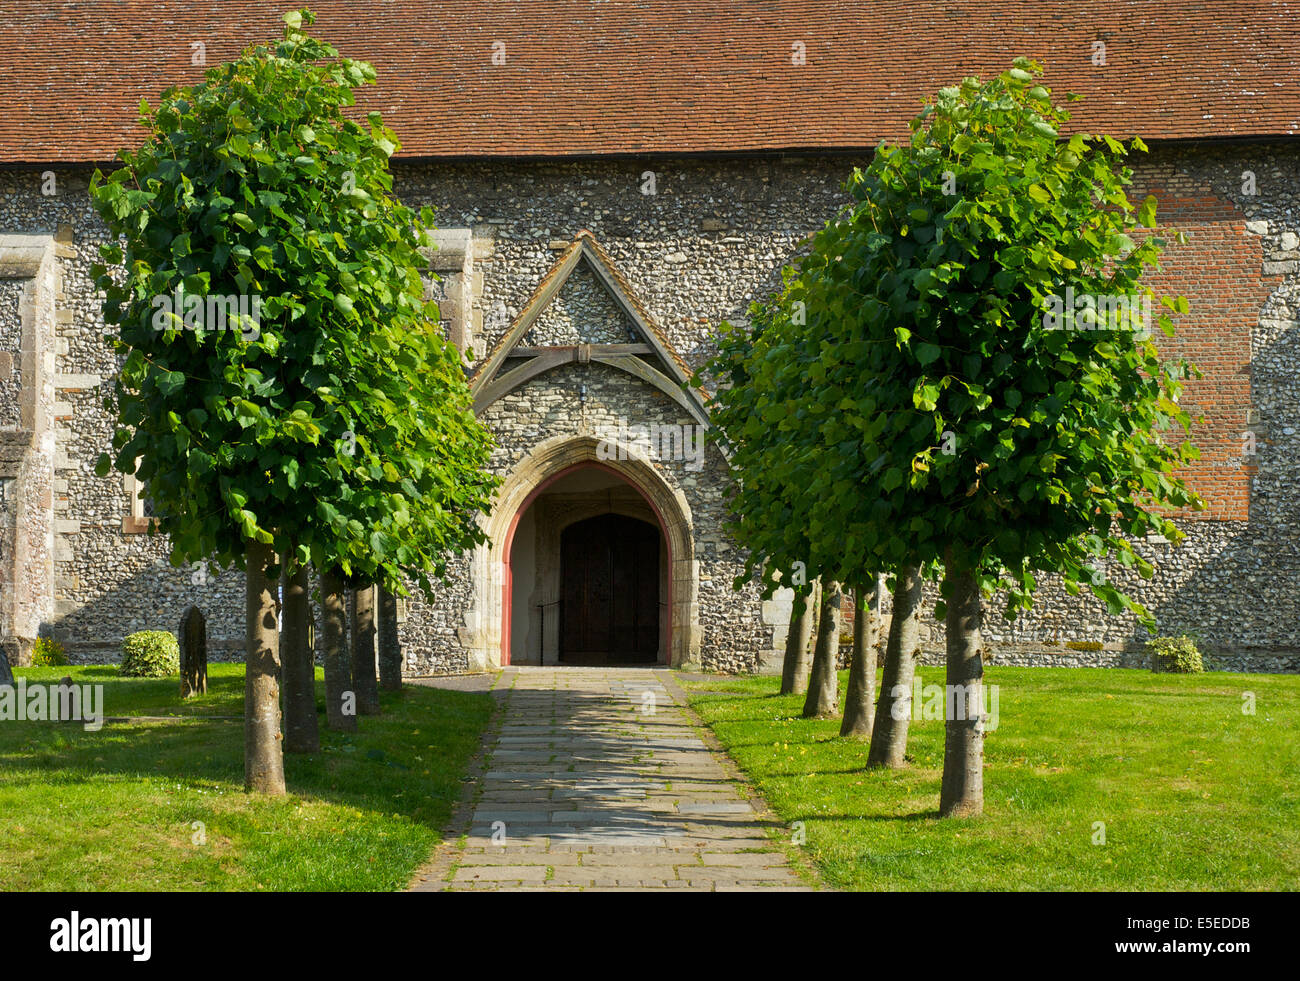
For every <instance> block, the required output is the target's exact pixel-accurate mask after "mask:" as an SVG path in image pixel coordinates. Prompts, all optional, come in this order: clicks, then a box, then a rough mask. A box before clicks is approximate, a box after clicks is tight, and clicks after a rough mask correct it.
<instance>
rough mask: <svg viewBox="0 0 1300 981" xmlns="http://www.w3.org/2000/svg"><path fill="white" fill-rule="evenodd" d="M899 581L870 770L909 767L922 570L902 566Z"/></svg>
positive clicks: (872, 740)
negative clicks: (909, 738) (909, 731)
mask: <svg viewBox="0 0 1300 981" xmlns="http://www.w3.org/2000/svg"><path fill="white" fill-rule="evenodd" d="M896 578H897V583H896V585H895V587H894V611H893V615H892V616H891V617H890V621H889V645H888V647H886V648H885V670H884V672H883V674H882V676H881V679H880V701H879V702H877V704H876V721H875V724H874V725H873V726H872V731H871V751H870V752H869V753H868V754H867V766H885V767H889V768H891V769H897V768H898V767H901V766H906V765H907V759H906V756H907V727H908V725H909V723H910V722H911V721H912V678H913V677H915V675H916V656H917V638H918V637H919V635H920V630H919V627H920V624H919V623H918V622H917V613H918V611H919V609H920V606H921V586H922V580H921V569H920V567H919V566H915V565H901V566H899V567H898V574H897V577H896Z"/></svg>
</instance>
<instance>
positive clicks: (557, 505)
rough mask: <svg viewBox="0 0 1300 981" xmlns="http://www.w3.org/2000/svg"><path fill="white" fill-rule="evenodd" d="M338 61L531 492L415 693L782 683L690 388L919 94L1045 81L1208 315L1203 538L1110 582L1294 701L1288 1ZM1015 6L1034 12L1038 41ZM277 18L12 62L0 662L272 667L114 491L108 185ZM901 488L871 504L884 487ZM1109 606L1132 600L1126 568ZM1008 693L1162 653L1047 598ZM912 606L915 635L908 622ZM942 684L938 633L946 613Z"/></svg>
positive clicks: (603, 13) (502, 517)
mask: <svg viewBox="0 0 1300 981" xmlns="http://www.w3.org/2000/svg"><path fill="white" fill-rule="evenodd" d="M311 7H312V9H313V10H314V11H315V13H316V15H317V20H316V23H315V25H314V26H313V27H312V28H310V32H311V33H313V34H314V35H317V36H319V37H322V38H324V39H325V40H327V41H329V42H330V43H331V44H333V45H335V46H336V47H338V48H339V49H340V51H341V52H342V53H343V54H345V55H347V56H349V57H352V58H356V59H360V60H365V61H368V62H370V63H372V64H373V65H374V66H375V68H376V71H377V72H378V84H377V85H374V86H370V87H368V88H367V89H365V90H363V91H362V92H360V93H359V103H360V104H359V106H358V108H359V110H360V111H367V110H371V109H378V110H379V111H381V112H382V113H383V115H384V119H385V122H386V123H387V124H388V125H389V126H390V127H392V129H394V130H395V131H396V133H397V135H398V137H399V138H400V139H401V141H402V146H401V148H400V150H399V151H398V153H397V155H396V156H395V157H394V159H393V161H392V171H393V174H394V177H395V186H396V192H397V194H398V196H399V197H400V198H401V199H402V200H403V201H404V202H405V203H406V204H407V205H409V206H411V207H414V208H419V207H420V206H423V205H430V206H432V207H433V208H434V209H435V212H436V224H437V228H438V230H437V232H435V233H433V234H432V236H431V240H430V242H429V248H428V250H427V255H428V262H429V277H428V289H429V291H430V296H433V297H436V298H437V299H438V300H439V303H440V309H441V312H442V319H443V326H444V328H445V330H446V331H447V335H448V337H449V338H450V339H451V340H452V341H453V342H454V343H455V344H456V345H457V346H458V347H459V348H460V349H461V350H462V351H463V352H464V353H465V358H466V363H467V366H468V367H467V372H468V374H469V380H470V385H471V390H472V393H473V397H474V410H475V412H476V413H477V414H478V415H479V417H480V418H481V419H482V420H483V422H484V423H485V424H486V425H487V426H488V428H489V429H490V430H491V431H492V433H493V435H494V438H495V443H496V447H495V450H494V453H493V458H492V467H493V468H494V469H495V470H496V471H497V472H498V473H500V474H501V475H502V477H503V484H502V486H501V488H500V491H499V493H498V495H497V497H496V500H495V503H494V506H493V508H492V510H491V512H490V513H488V514H486V515H484V516H483V518H482V521H483V526H484V528H485V530H486V533H487V536H488V539H489V542H488V544H486V545H484V546H482V547H480V548H479V549H477V550H475V551H474V552H473V553H472V554H467V555H463V556H460V557H458V558H457V560H456V561H455V562H453V564H452V567H451V572H450V574H449V576H448V578H447V579H446V581H445V582H443V583H441V584H440V585H439V586H438V588H437V590H436V593H435V595H433V596H432V597H425V596H421V595H418V594H413V595H412V596H411V597H410V598H409V599H407V600H404V601H403V602H402V603H401V604H400V636H401V641H402V645H403V650H404V653H405V658H406V663H405V669H406V671H407V673H408V674H432V673H447V672H468V671H481V670H487V669H491V668H495V667H498V666H501V665H505V664H539V663H541V664H556V663H570V664H641V665H655V664H658V665H671V666H675V667H676V666H682V665H692V666H699V667H702V668H704V669H707V670H711V671H723V672H752V671H770V670H773V669H775V668H778V667H779V663H780V657H781V654H782V652H783V649H784V644H785V636H786V632H787V626H788V620H789V614H790V601H789V596H788V594H786V595H783V594H782V593H778V594H777V595H776V596H775V597H773V598H772V599H769V600H764V599H763V598H762V597H761V596H760V593H759V590H758V589H757V587H756V586H754V585H753V584H751V585H749V586H746V587H745V588H744V589H741V590H739V591H737V590H735V589H734V588H733V580H734V579H735V578H736V576H737V575H738V574H739V573H740V572H741V571H742V569H743V564H744V555H743V553H742V551H741V550H740V548H739V547H738V546H737V545H736V544H735V543H734V542H733V541H732V540H731V539H730V538H729V536H728V534H727V531H726V527H725V517H726V500H727V495H728V493H729V478H728V475H727V467H726V461H725V460H724V459H723V458H722V456H721V454H720V453H719V451H718V449H717V448H716V447H715V446H713V445H712V444H709V443H707V442H706V433H707V428H708V399H709V393H708V392H707V391H700V390H697V389H695V388H693V387H692V386H691V385H690V383H689V382H690V378H691V376H692V373H693V371H694V370H695V369H696V368H698V367H699V366H700V365H701V364H702V363H703V362H704V361H705V360H706V359H707V358H708V357H709V355H710V354H711V352H712V351H713V350H714V346H713V345H714V340H713V338H714V335H715V332H716V330H717V328H718V325H719V324H720V323H722V322H723V321H730V322H732V323H740V324H743V323H745V321H746V317H747V311H748V308H749V305H750V303H751V302H752V301H754V300H757V299H760V298H762V297H764V296H767V295H769V294H770V293H771V292H772V291H773V290H775V289H776V288H777V287H778V286H779V284H780V282H781V269H782V267H783V265H784V264H786V263H787V262H790V261H791V260H792V259H793V258H794V257H795V256H796V255H797V254H798V251H799V248H800V243H801V242H802V241H803V240H804V239H806V238H807V237H808V236H809V235H810V234H811V233H812V232H814V231H816V230H817V229H818V228H820V227H822V226H823V225H824V224H825V223H826V222H827V221H828V220H830V219H832V218H833V217H835V215H836V214H837V212H838V210H839V209H840V208H841V207H842V206H844V205H845V204H846V203H847V196H846V194H845V192H844V190H843V182H844V181H845V179H846V178H847V177H848V176H849V175H850V173H851V172H852V170H853V168H854V167H856V166H862V165H864V164H865V163H866V162H867V161H868V160H869V159H870V157H871V153H872V151H873V148H874V147H876V146H877V145H878V144H879V143H880V142H881V141H889V142H898V141H901V140H903V139H905V138H906V136H907V132H908V129H907V126H908V121H909V120H910V119H911V118H912V117H913V116H915V115H916V113H917V112H918V111H919V109H920V107H921V101H922V99H923V98H924V97H925V96H927V95H932V94H933V93H934V92H935V91H937V90H938V89H939V88H940V87H942V86H945V85H949V84H954V83H957V82H959V81H960V79H961V78H962V77H963V76H966V75H979V76H981V77H988V76H990V75H994V74H997V73H999V72H1001V71H1003V70H1005V69H1006V68H1007V67H1009V66H1010V64H1011V62H1012V60H1013V59H1014V58H1015V57H1017V56H1020V55H1024V56H1028V57H1031V58H1034V59H1036V60H1038V61H1040V62H1041V63H1043V64H1044V65H1045V66H1046V68H1047V73H1046V75H1045V76H1044V79H1043V81H1044V84H1046V85H1048V86H1050V87H1051V89H1052V90H1053V95H1054V97H1055V98H1056V100H1057V101H1058V102H1061V101H1063V100H1064V95H1065V93H1066V92H1077V93H1079V94H1080V95H1082V96H1084V98H1083V100H1082V101H1080V102H1077V103H1073V104H1071V105H1070V109H1071V112H1072V113H1074V119H1073V120H1072V124H1071V125H1072V126H1074V127H1076V128H1077V130H1079V131H1083V132H1089V133H1106V134H1108V135H1111V136H1113V137H1115V138H1117V139H1127V138H1130V137H1132V136H1140V137H1141V138H1142V139H1143V140H1144V141H1145V142H1146V143H1147V144H1148V145H1149V146H1150V152H1149V153H1148V154H1135V155H1134V156H1133V158H1131V159H1132V163H1133V166H1134V167H1135V171H1136V173H1135V183H1134V186H1133V187H1132V188H1131V189H1130V197H1131V198H1132V199H1134V200H1135V201H1140V200H1141V199H1142V197H1144V196H1145V195H1146V194H1148V193H1150V194H1154V195H1155V196H1156V197H1157V199H1158V202H1159V209H1158V220H1159V222H1160V223H1161V225H1162V226H1166V227H1173V228H1178V229H1181V230H1182V231H1183V232H1184V233H1185V234H1186V235H1187V242H1186V244H1184V245H1176V244H1172V243H1171V245H1170V248H1169V250H1168V252H1167V253H1166V256H1165V261H1164V263H1163V268H1162V269H1161V270H1160V271H1159V272H1158V273H1156V274H1155V275H1154V276H1153V278H1152V283H1153V285H1154V286H1155V287H1156V288H1157V289H1158V290H1162V291H1163V292H1165V293H1169V294H1182V295H1184V296H1186V297H1187V299H1188V301H1189V303H1190V307H1191V312H1190V314H1188V315H1185V316H1181V317H1179V318H1178V321H1177V324H1178V334H1177V336H1176V338H1175V339H1174V340H1172V341H1168V342H1166V341H1163V340H1162V342H1161V343H1162V349H1163V350H1165V351H1166V353H1168V354H1169V355H1171V356H1172V355H1176V354H1180V353H1181V354H1186V355H1187V356H1188V357H1189V358H1190V359H1191V360H1192V361H1194V362H1195V363H1197V364H1198V365H1199V366H1200V367H1201V369H1202V370H1203V372H1204V377H1203V378H1201V379H1199V380H1197V381H1195V382H1193V383H1192V384H1190V385H1189V387H1188V391H1187V397H1186V401H1187V402H1188V403H1189V404H1191V406H1192V407H1193V409H1194V412H1193V414H1194V415H1196V416H1199V417H1201V421H1200V422H1198V424H1197V427H1196V429H1195V430H1194V432H1193V436H1192V438H1193V440H1194V442H1196V444H1197V445H1198V446H1199V447H1200V449H1201V457H1200V460H1199V461H1197V462H1196V463H1195V464H1194V465H1193V466H1192V467H1191V468H1190V469H1189V470H1188V471H1187V472H1186V477H1187V478H1188V480H1189V482H1190V483H1191V484H1192V486H1193V487H1195V488H1196V489H1197V490H1198V491H1199V492H1200V493H1201V494H1202V496H1204V497H1205V499H1206V501H1207V503H1208V505H1209V506H1208V509H1207V510H1206V511H1204V512H1201V513H1198V514H1194V515H1187V516H1186V517H1185V519H1182V520H1184V522H1185V524H1184V527H1185V528H1186V530H1187V533H1188V536H1187V540H1186V541H1185V542H1184V543H1183V544H1182V545H1180V546H1178V547H1174V546H1172V545H1170V544H1169V543H1168V542H1164V541H1162V540H1154V539H1153V540H1150V541H1146V542H1143V543H1140V549H1141V550H1142V552H1143V554H1144V555H1146V556H1147V557H1148V558H1149V559H1151V561H1152V562H1154V564H1155V566H1156V574H1155V577H1154V578H1153V579H1152V580H1150V581H1147V582H1142V581H1140V580H1137V579H1136V577H1133V578H1131V579H1130V578H1126V576H1127V570H1119V569H1116V570H1114V571H1113V575H1114V576H1115V577H1116V579H1117V580H1122V581H1123V582H1124V583H1125V585H1126V586H1127V587H1128V588H1129V589H1131V591H1132V593H1131V594H1132V595H1134V596H1135V598H1137V599H1139V600H1140V601H1141V602H1142V603H1144V604H1145V605H1146V606H1147V607H1148V608H1150V609H1151V610H1152V611H1153V612H1154V613H1155V615H1156V617H1157V619H1158V621H1159V624H1160V632H1161V633H1162V634H1171V633H1179V632H1184V631H1194V632H1195V633H1196V634H1197V635H1198V636H1199V642H1200V645H1201V648H1202V651H1203V652H1204V654H1205V658H1206V663H1207V667H1221V668H1231V669H1238V670H1272V671H1277V670H1300V588H1297V587H1298V584H1300V536H1298V534H1297V522H1298V521H1300V42H1297V40H1296V37H1297V31H1296V23H1295V21H1294V13H1293V12H1292V13H1291V14H1288V12H1287V6H1286V5H1285V4H1275V3H1267V2H1246V3H1231V4H1228V3H1207V4H1197V5H1193V6H1191V7H1188V6H1186V5H1179V4H1173V3H1164V2H1156V3H1133V2H1100V3H1093V4H1084V5H1078V4H1069V3H1063V2H1062V3H1052V2H1048V3H1033V4H1030V3H1023V2H1007V3H987V4H985V3H976V4H956V3H950V2H942V3H940V2H930V0H917V2H911V3H907V4H898V3H859V2H852V3H850V2H838V0H829V2H828V0H768V2H756V0H732V2H729V0H706V2H702V3H693V4H682V3H676V2H669V0H605V2H599V0H564V2H561V0H535V2H529V3H492V4H466V3H451V2H447V0H411V2H407V3H401V4H378V3H376V4H370V3H362V4H358V3H355V2H345V0H319V2H315V3H312V4H311ZM1009 11H1013V12H1014V15H1012V13H1011V12H1009ZM281 13H283V11H282V10H278V9H276V7H275V5H274V4H268V3H266V2H265V0H225V2H215V0H211V2H200V0H188V2H185V3H179V2H172V0H167V2H149V3H146V2H143V0H116V2H114V0H78V2H74V3H65V4H59V5H47V4H28V5H23V6H21V7H20V8H18V10H17V11H16V12H11V13H10V14H9V15H8V16H9V17H10V19H11V21H14V22H11V23H9V24H8V25H6V26H7V27H8V30H7V31H6V32H5V36H4V37H2V38H0V64H4V65H5V66H6V67H7V69H8V70H7V71H4V72H0V104H3V105H4V107H5V110H4V112H3V113H0V491H2V498H3V505H2V512H0V643H2V644H3V645H4V648H5V650H6V652H7V653H8V654H9V656H10V658H11V660H14V661H18V660H20V659H21V658H22V657H23V656H24V653H25V652H26V651H27V650H29V649H30V644H31V642H32V639H33V638H35V637H37V636H39V635H47V636H51V637H55V638H57V639H59V640H60V641H62V642H63V643H64V645H65V646H66V647H67V648H68V650H69V652H70V653H71V655H72V657H73V659H74V660H75V661H113V660H116V659H117V656H118V655H117V650H118V645H119V644H120V641H121V639H122V637H123V636H124V635H126V634H128V633H131V632H133V631H136V630H141V629H167V630H175V629H176V626H177V623H178V621H179V619H180V616H181V613H182V611H183V610H184V609H185V608H186V607H187V606H188V605H190V604H191V603H194V604H197V605H198V606H199V607H200V608H201V609H202V610H203V611H204V613H205V614H206V615H207V617H208V630H209V638H210V641H209V643H210V646H211V648H213V649H214V651H215V652H217V653H218V654H219V653H220V652H221V651H222V650H225V651H227V652H228V653H230V654H231V656H234V655H235V654H236V653H237V652H238V651H239V650H240V649H242V646H243V634H244V625H243V616H244V595H243V593H244V582H243V575H242V573H241V572H239V571H238V570H215V569H213V570H210V569H208V568H206V567H204V566H197V567H194V568H189V567H187V568H179V569H178V568H174V567H172V566H171V565H169V564H168V562H167V558H166V556H167V553H168V548H167V545H166V542H165V541H163V540H162V539H161V538H160V537H158V536H154V535H150V534H149V528H150V517H149V505H148V497H147V488H145V487H143V486H141V484H140V483H139V482H137V481H136V480H135V479H134V478H131V477H128V478H125V479H123V477H122V476H121V475H120V474H115V475H110V476H108V477H98V476H96V475H95V472H94V465H95V460H96V458H97V457H98V455H99V454H100V452H101V451H103V450H105V449H106V448H107V447H108V446H109V442H110V439H111V435H112V431H113V418H112V416H111V415H110V414H109V413H108V412H107V411H106V410H105V408H104V405H103V398H104V395H105V393H106V392H109V391H111V379H112V377H113V375H114V372H115V371H116V361H115V355H114V354H113V353H112V352H111V350H110V349H109V347H108V346H107V345H106V344H105V342H104V339H103V334H104V331H105V324H104V321H103V318H102V316H101V313H100V297H99V296H97V294H96V290H95V288H94V285H93V282H92V279H91V276H90V266H91V264H92V263H93V262H95V261H96V260H97V258H98V248H99V245H100V244H101V243H102V242H104V241H105V238H106V236H107V230H106V228H105V227H104V225H103V224H102V222H101V221H100V220H99V218H98V216H97V215H96V213H95V211H94V209H93V208H92V207H91V204H90V201H89V198H88V195H87V184H88V180H89V178H90V175H91V174H92V173H93V171H94V169H95V168H96V167H98V168H100V169H101V170H103V171H104V172H106V173H107V172H108V171H109V170H111V169H112V158H113V155H114V153H115V152H116V150H117V149H118V148H119V147H124V146H132V147H133V146H135V145H136V144H137V143H138V142H139V141H140V139H141V138H142V132H143V131H142V130H140V129H139V128H138V127H137V126H136V125H135V119H136V115H137V109H136V107H137V105H138V103H139V101H140V99H141V98H146V99H148V100H149V101H150V102H151V104H156V102H157V98H158V95H159V93H160V92H161V91H162V89H163V88H165V87H167V86H168V85H172V84H180V83H195V82H198V81H200V80H201V78H202V73H203V71H204V70H205V68H206V67H211V66H214V65H217V64H220V63H221V62H224V61H229V60H231V59H233V58H235V57H237V56H238V54H239V53H240V52H241V51H242V50H243V49H244V48H246V47H247V46H249V45H251V44H254V43H263V42H268V41H273V40H274V39H276V38H278V37H279V34H280V28H281V24H280V15H281ZM863 493H870V488H866V487H864V488H863ZM1108 574H1111V573H1109V572H1108ZM987 610H988V612H987V614H986V623H985V631H984V632H985V636H986V637H987V639H988V641H989V642H990V648H991V650H992V654H993V657H994V659H995V660H996V661H998V662H1000V663H1013V664H1016V663H1019V664H1061V665H1119V664H1137V663H1139V659H1140V657H1141V651H1142V645H1143V642H1144V641H1145V639H1146V632H1145V631H1144V630H1143V629H1142V628H1141V627H1139V626H1138V625H1137V624H1136V623H1135V622H1134V621H1133V620H1132V618H1130V617H1126V616H1110V615H1108V614H1107V612H1106V610H1105V607H1104V606H1103V605H1102V604H1100V603H1099V602H1097V601H1096V600H1094V599H1093V598H1092V597H1090V596H1083V597H1070V596H1068V595H1067V594H1066V593H1065V591H1064V589H1063V588H1061V587H1060V585H1059V584H1058V583H1055V582H1052V581H1050V580H1049V581H1047V582H1046V583H1044V584H1043V587H1042V589H1041V590H1040V593H1039V596H1038V601H1037V603H1036V606H1035V609H1034V610H1033V611H1032V612H1031V613H1030V614H1029V615H1026V616H1022V617H1021V618H1019V619H1017V620H1016V621H1014V622H1010V623H1009V622H1006V621H1003V620H1002V619H1001V617H1000V614H999V610H998V608H996V607H995V605H994V604H989V605H988V607H987ZM885 612H886V613H887V612H888V607H887V606H886V610H885ZM923 623H924V624H925V626H924V628H923V638H924V642H925V647H926V650H927V652H928V653H927V656H941V652H942V631H941V627H940V625H939V624H938V623H937V622H934V621H932V620H931V619H929V618H928V617H927V618H926V619H924V620H923Z"/></svg>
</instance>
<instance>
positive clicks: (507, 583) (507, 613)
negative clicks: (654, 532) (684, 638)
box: [501, 460, 673, 667]
mask: <svg viewBox="0 0 1300 981" xmlns="http://www.w3.org/2000/svg"><path fill="white" fill-rule="evenodd" d="M579 470H604V471H606V472H607V473H610V474H613V475H614V476H615V477H617V478H618V479H619V480H620V481H621V482H622V483H624V484H626V485H627V486H628V487H631V488H632V489H633V490H634V491H636V492H637V494H638V495H640V497H641V499H642V500H643V501H645V502H646V504H648V505H650V510H651V511H653V512H654V515H655V520H656V521H657V522H658V524H659V534H660V535H662V536H663V541H664V548H665V549H666V550H667V553H668V609H667V618H668V643H667V645H666V646H667V650H663V651H660V662H659V663H665V664H666V663H668V662H669V661H670V660H671V659H672V639H673V590H672V574H673V572H672V570H673V540H672V536H671V535H669V534H668V525H667V524H666V523H665V522H664V516H663V513H662V512H661V511H660V510H659V505H657V504H655V502H654V501H653V500H651V499H650V497H649V496H647V495H646V492H645V491H643V490H642V489H641V488H640V487H638V486H637V485H636V484H635V483H633V482H632V481H630V480H628V479H627V476H626V475H625V474H623V473H621V472H620V471H619V470H617V469H616V468H614V467H611V466H610V465H609V464H607V463H601V462H599V461H598V460H584V461H582V462H581V463H575V464H573V465H572V466H570V467H565V468H564V469H563V470H561V471H559V472H558V473H553V474H551V476H549V477H547V478H546V479H545V480H543V481H542V482H541V483H539V484H538V485H537V486H536V487H534V488H533V489H532V490H531V491H529V493H528V496H527V497H525V498H524V500H523V503H522V504H520V505H519V507H518V508H517V509H516V511H515V514H514V517H512V518H511V519H510V530H509V531H507V532H506V540H505V547H504V548H503V549H502V555H501V565H502V569H501V666H502V667H505V666H506V665H507V664H509V663H510V641H511V636H510V627H511V623H510V620H511V613H512V607H513V605H514V604H513V600H514V596H513V591H514V577H513V576H512V575H511V573H510V551H511V549H512V548H513V547H514V544H515V529H516V528H517V527H518V526H519V519H520V518H522V517H523V515H524V512H525V511H527V510H528V508H529V507H530V506H531V505H532V503H533V501H534V500H535V499H536V498H537V496H538V495H539V494H541V493H542V492H543V491H544V490H546V488H548V487H550V486H551V484H553V483H555V482H556V481H557V480H560V479H561V478H563V477H567V476H569V475H570V474H572V473H576V472H578V471H579Z"/></svg>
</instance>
